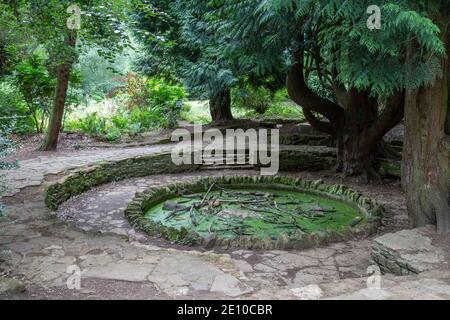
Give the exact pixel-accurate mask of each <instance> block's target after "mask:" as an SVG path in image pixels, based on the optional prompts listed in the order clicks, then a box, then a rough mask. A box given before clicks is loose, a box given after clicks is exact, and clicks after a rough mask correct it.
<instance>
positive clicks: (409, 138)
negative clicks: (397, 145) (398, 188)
mask: <svg viewBox="0 0 450 320" xmlns="http://www.w3.org/2000/svg"><path fill="white" fill-rule="evenodd" d="M444 39H445V41H446V42H447V48H448V49H449V50H450V46H449V45H448V39H447V37H444ZM447 52H450V51H447ZM442 67H443V70H444V76H443V77H441V78H439V79H437V80H436V82H435V83H434V85H432V86H427V87H422V88H420V89H417V90H411V91H409V92H408V93H407V96H406V103H405V125H406V128H405V142H404V154H403V167H402V175H403V177H402V178H403V187H404V189H405V191H406V197H407V206H408V212H409V216H410V222H411V225H412V226H413V227H420V226H424V225H427V224H434V225H437V230H438V231H439V232H440V233H449V232H450V146H449V140H450V138H449V136H448V135H446V132H448V131H447V130H448V128H447V130H446V126H447V125H448V124H446V122H447V121H448V120H447V119H448V113H449V96H448V94H449V92H448V89H449V72H450V67H449V60H448V58H447V59H445V60H443V61H442Z"/></svg>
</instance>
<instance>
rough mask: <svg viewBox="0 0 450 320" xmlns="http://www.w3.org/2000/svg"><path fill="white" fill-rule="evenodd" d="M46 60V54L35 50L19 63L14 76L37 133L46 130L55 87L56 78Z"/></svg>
mask: <svg viewBox="0 0 450 320" xmlns="http://www.w3.org/2000/svg"><path fill="white" fill-rule="evenodd" d="M46 62H47V58H46V56H45V54H44V53H43V52H41V51H35V52H34V53H33V54H32V55H31V56H30V57H29V58H27V59H25V60H23V61H22V62H21V63H19V64H18V65H17V68H16V71H15V76H14V82H15V85H16V86H17V87H18V89H19V91H20V93H21V94H22V96H23V98H24V101H25V103H26V105H27V107H28V112H29V114H30V115H31V117H32V119H33V122H34V126H35V128H36V132H37V133H41V132H43V130H44V125H45V122H46V119H47V118H48V116H49V113H50V107H51V105H52V102H53V94H54V88H55V78H54V77H52V76H51V75H50V73H49V72H48V70H47V66H46Z"/></svg>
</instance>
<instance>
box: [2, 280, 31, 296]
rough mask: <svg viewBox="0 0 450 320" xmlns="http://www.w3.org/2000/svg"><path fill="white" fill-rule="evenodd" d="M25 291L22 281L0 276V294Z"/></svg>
mask: <svg viewBox="0 0 450 320" xmlns="http://www.w3.org/2000/svg"><path fill="white" fill-rule="evenodd" d="M24 291H25V285H24V284H23V282H22V281H20V280H17V279H14V278H9V277H0V294H4V293H12V294H14V293H21V292H24Z"/></svg>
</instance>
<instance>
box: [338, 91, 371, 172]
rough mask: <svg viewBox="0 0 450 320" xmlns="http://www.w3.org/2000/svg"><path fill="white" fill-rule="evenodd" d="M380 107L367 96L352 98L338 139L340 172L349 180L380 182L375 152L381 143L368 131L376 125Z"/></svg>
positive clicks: (357, 93) (353, 95) (354, 93)
mask: <svg viewBox="0 0 450 320" xmlns="http://www.w3.org/2000/svg"><path fill="white" fill-rule="evenodd" d="M377 116H378V103H377V101H376V100H375V99H372V98H370V96H369V94H367V93H366V92H361V91H357V90H352V91H351V92H350V93H349V94H348V99H347V103H346V105H345V108H344V117H343V119H342V124H341V126H340V127H339V130H338V132H337V135H336V140H337V151H338V161H337V163H338V165H337V171H340V172H342V173H344V174H345V175H346V176H362V177H363V179H364V180H365V181H368V180H371V179H374V178H378V175H377V174H376V170H375V165H374V163H375V151H376V145H377V143H378V142H379V141H378V140H374V139H372V140H371V139H369V138H370V137H369V135H368V132H367V131H368V128H370V126H371V125H372V124H373V123H374V122H375V121H376V119H377Z"/></svg>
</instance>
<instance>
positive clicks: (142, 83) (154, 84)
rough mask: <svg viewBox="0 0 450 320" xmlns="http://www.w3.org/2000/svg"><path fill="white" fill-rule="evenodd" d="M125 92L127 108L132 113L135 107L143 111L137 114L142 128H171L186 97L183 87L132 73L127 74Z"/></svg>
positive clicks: (175, 123) (174, 124) (175, 122)
mask: <svg viewBox="0 0 450 320" xmlns="http://www.w3.org/2000/svg"><path fill="white" fill-rule="evenodd" d="M125 92H126V95H127V99H128V104H127V105H128V109H129V110H130V111H131V112H132V113H133V112H136V109H137V110H139V111H141V112H143V114H140V115H139V118H140V119H141V120H142V121H140V123H141V125H142V127H143V128H152V127H155V126H162V127H169V128H173V127H175V126H176V125H177V119H178V118H179V117H180V113H181V110H182V106H183V101H184V99H185V98H186V91H185V89H184V87H182V86H180V85H178V84H173V83H169V82H167V81H165V80H163V79H160V78H150V79H147V78H145V77H139V76H138V75H135V74H132V75H129V76H128V80H127V85H126V90H125ZM149 113H150V114H149ZM132 117H133V115H132ZM134 117H135V116H134Z"/></svg>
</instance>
